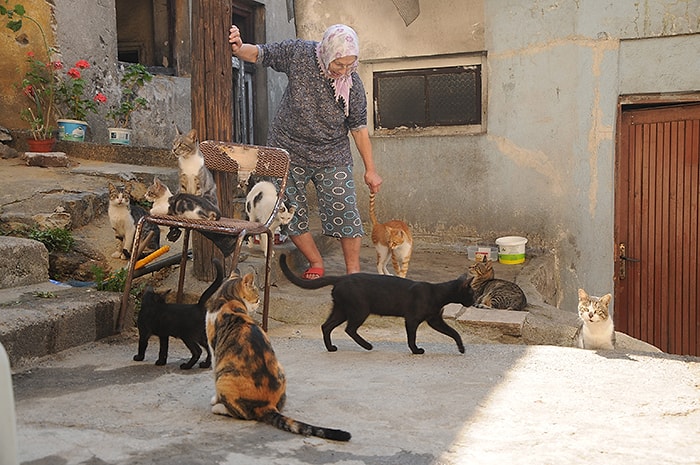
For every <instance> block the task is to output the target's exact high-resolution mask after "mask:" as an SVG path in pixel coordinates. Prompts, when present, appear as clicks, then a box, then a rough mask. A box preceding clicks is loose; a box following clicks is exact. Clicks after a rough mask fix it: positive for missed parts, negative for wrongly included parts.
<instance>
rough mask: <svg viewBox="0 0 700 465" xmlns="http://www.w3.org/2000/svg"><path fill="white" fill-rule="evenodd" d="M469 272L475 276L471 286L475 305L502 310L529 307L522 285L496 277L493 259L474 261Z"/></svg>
mask: <svg viewBox="0 0 700 465" xmlns="http://www.w3.org/2000/svg"><path fill="white" fill-rule="evenodd" d="M469 273H470V274H471V275H472V276H474V279H473V280H472V284H471V286H472V289H473V290H474V301H475V305H474V306H475V307H480V308H497V309H502V310H524V309H525V307H527V298H526V297H525V293H524V292H523V290H522V289H520V286H518V285H517V284H515V283H513V282H511V281H506V280H505V279H495V278H494V272H493V265H492V263H491V260H486V261H485V262H476V263H474V264H473V265H471V266H470V267H469Z"/></svg>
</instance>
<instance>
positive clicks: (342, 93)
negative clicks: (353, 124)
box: [316, 24, 360, 116]
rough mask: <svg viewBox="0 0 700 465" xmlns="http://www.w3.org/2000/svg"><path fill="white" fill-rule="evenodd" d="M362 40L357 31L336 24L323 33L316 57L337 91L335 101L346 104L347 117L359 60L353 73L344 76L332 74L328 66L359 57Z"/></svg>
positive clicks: (354, 66) (353, 68)
mask: <svg viewBox="0 0 700 465" xmlns="http://www.w3.org/2000/svg"><path fill="white" fill-rule="evenodd" d="M359 54H360V40H359V39H358V37H357V34H356V33H355V31H354V30H353V29H352V28H351V27H350V26H346V25H344V24H335V25H333V26H331V27H329V28H328V29H326V32H324V33H323V39H322V40H321V42H319V43H318V45H317V46H316V56H317V57H318V64H319V67H320V68H321V71H323V74H324V76H326V77H327V78H328V79H330V80H331V84H332V85H333V90H334V91H335V101H336V102H337V101H338V99H339V98H340V97H342V98H343V101H344V103H345V116H347V115H348V113H349V99H350V88H351V87H352V76H350V74H351V72H353V71H355V69H357V59H356V60H355V63H353V65H352V68H351V70H350V71H351V72H350V73H347V74H343V75H342V76H340V77H338V76H334V75H332V74H331V73H330V71H329V69H328V66H329V65H330V64H331V62H332V61H333V60H335V59H336V58H343V57H347V56H355V57H357V56H359Z"/></svg>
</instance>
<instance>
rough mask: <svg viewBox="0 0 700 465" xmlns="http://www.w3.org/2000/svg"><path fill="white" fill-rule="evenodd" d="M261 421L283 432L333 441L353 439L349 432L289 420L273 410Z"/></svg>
mask: <svg viewBox="0 0 700 465" xmlns="http://www.w3.org/2000/svg"><path fill="white" fill-rule="evenodd" d="M260 421H262V422H264V423H267V424H268V425H272V426H274V427H275V428H278V429H281V430H282V431H288V432H290V433H295V434H301V435H303V436H316V437H319V438H324V439H331V440H333V441H349V440H350V438H351V437H352V436H351V435H350V433H348V432H347V431H343V430H340V429H332V428H323V427H321V426H313V425H309V424H307V423H302V422H301V421H297V420H294V419H292V418H289V417H287V416H285V415H283V414H281V413H280V412H278V411H276V410H273V411H270V412H267V413H266V414H264V415H263V416H262V418H261V419H260Z"/></svg>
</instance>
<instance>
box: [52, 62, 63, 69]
mask: <svg viewBox="0 0 700 465" xmlns="http://www.w3.org/2000/svg"><path fill="white" fill-rule="evenodd" d="M49 66H51V67H52V68H53V69H63V63H61V62H60V61H52V62H51V63H49Z"/></svg>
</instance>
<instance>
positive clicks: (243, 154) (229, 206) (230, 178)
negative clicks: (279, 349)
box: [117, 141, 289, 332]
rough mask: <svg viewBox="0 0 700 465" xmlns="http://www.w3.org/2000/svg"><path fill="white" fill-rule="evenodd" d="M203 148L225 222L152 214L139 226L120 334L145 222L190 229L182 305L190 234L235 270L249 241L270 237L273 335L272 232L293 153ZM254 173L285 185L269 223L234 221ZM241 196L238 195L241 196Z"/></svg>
mask: <svg viewBox="0 0 700 465" xmlns="http://www.w3.org/2000/svg"><path fill="white" fill-rule="evenodd" d="M199 146H200V149H201V151H202V154H203V155H204V163H205V165H206V166H207V168H209V170H210V171H211V172H212V174H213V175H214V180H215V181H216V185H217V195H218V197H219V199H218V200H219V208H220V210H221V213H222V216H221V218H220V219H219V220H216V221H212V220H192V219H187V218H182V217H178V216H167V215H147V216H144V217H143V218H141V220H140V221H139V222H138V224H137V226H136V233H135V238H134V244H133V246H132V253H131V259H130V260H129V266H128V271H127V276H126V280H125V282H124V294H123V295H122V301H121V308H120V311H119V316H118V320H117V331H118V332H120V331H121V330H122V329H123V328H124V319H125V317H126V312H127V309H128V306H129V295H130V291H131V285H132V282H133V279H134V269H135V266H136V262H137V261H138V255H139V254H138V252H137V251H139V250H140V242H141V240H142V239H143V238H142V237H141V231H142V229H143V226H144V224H145V223H152V224H156V225H159V226H166V227H170V228H180V229H182V230H183V231H184V234H183V238H182V240H183V242H182V256H181V258H180V276H179V280H178V290H177V301H178V302H180V301H181V299H182V294H183V287H184V282H185V270H186V266H187V260H188V257H189V250H188V249H189V242H190V231H198V232H200V233H202V234H203V235H204V236H205V237H208V238H210V239H212V240H213V242H214V243H215V244H216V245H217V246H218V247H219V249H221V251H222V253H223V254H224V256H225V257H229V256H231V259H232V261H231V264H230V266H229V268H230V269H231V270H235V269H236V266H237V265H238V260H239V257H240V253H241V246H242V244H243V241H244V240H245V239H246V237H248V236H250V235H255V234H266V235H267V239H268V240H267V254H266V257H265V282H264V291H263V299H264V300H263V311H262V327H263V330H265V331H267V320H268V314H269V302H270V258H271V257H272V245H273V243H274V231H271V230H270V224H271V223H272V221H273V219H274V217H275V216H276V215H277V212H278V210H279V206H280V204H281V202H282V200H283V197H284V190H285V187H286V185H287V176H288V174H289V154H288V153H287V151H285V150H283V149H279V148H274V147H265V146H257V145H243V144H236V143H231V142H218V141H203V142H201V143H200V145H199ZM251 175H254V176H255V177H256V178H258V177H260V178H263V179H267V180H271V181H273V182H276V184H277V185H278V187H279V195H278V197H277V203H276V205H275V208H274V209H273V211H272V214H271V215H270V217H269V218H268V219H267V221H265V222H264V223H258V222H252V221H247V220H244V219H238V218H233V212H234V203H235V200H236V198H239V199H240V193H241V189H242V186H243V185H244V184H245V183H246V182H247V180H248V178H249V177H250V176H251ZM237 193H238V194H239V195H236V194H237Z"/></svg>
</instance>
